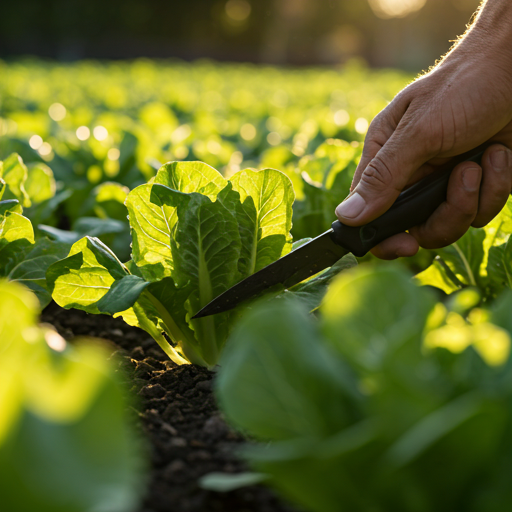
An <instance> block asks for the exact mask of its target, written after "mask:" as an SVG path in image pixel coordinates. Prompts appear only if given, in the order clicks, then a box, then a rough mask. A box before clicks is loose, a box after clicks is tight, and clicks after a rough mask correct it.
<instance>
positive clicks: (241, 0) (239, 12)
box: [226, 0, 251, 22]
mask: <svg viewBox="0 0 512 512" xmlns="http://www.w3.org/2000/svg"><path fill="white" fill-rule="evenodd" d="M226 14H227V15H228V16H229V17H230V18H231V19H232V20H233V21H238V22H240V21H245V20H246V19H247V18H248V17H249V16H250V15H251V4H250V3H249V2H248V1H247V0H229V1H228V2H227V3H226Z"/></svg>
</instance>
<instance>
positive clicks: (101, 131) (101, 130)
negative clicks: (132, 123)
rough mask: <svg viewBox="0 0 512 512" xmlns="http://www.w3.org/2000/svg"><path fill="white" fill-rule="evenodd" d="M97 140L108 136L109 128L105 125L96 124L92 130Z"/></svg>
mask: <svg viewBox="0 0 512 512" xmlns="http://www.w3.org/2000/svg"><path fill="white" fill-rule="evenodd" d="M92 133H93V134H94V138H95V139H96V140H99V141H102V140H105V139H106V138H107V137H108V130H107V129H106V128H105V127H104V126H96V127H95V128H94V130H93V131H92Z"/></svg>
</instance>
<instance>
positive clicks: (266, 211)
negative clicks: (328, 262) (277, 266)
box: [230, 169, 294, 277]
mask: <svg viewBox="0 0 512 512" xmlns="http://www.w3.org/2000/svg"><path fill="white" fill-rule="evenodd" d="M230 183H231V184H232V185H233V190H234V191H235V192H238V194H239V196H240V198H239V202H238V204H236V214H237V221H238V226H239V230H240V236H241V239H242V252H241V255H240V261H239V270H240V272H241V274H242V276H243V277H247V276H250V275H251V274H254V273H255V272H257V271H258V270H261V269H262V268H264V267H266V266H267V265H269V264H270V263H272V262H274V261H275V260H277V259H279V258H280V257H281V256H284V255H285V254H287V253H288V252H290V250H291V241H292V240H291V235H290V229H291V227H292V204H293V200H294V192H293V187H292V185H291V182H290V180H289V178H288V177H287V176H286V175H285V174H283V173H281V172H279V171H275V170H273V169H265V170H262V171H251V170H249V169H247V170H245V171H239V172H237V173H236V174H235V175H234V176H232V177H231V178H230Z"/></svg>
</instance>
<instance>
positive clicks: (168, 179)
mask: <svg viewBox="0 0 512 512" xmlns="http://www.w3.org/2000/svg"><path fill="white" fill-rule="evenodd" d="M155 183H159V184H161V185H165V186H166V187H169V188H172V189H173V190H177V191H179V192H184V193H185V194H190V193H192V192H197V193H198V194H202V195H204V196H206V197H208V198H210V199H211V200H212V201H214V200H215V199H216V198H217V195H218V194H219V192H220V191H221V190H222V189H223V188H224V187H225V186H226V185H227V181H226V180H225V178H224V177H223V176H222V175H221V174H220V173H219V171H217V170H215V169H214V168H213V167H210V166H209V165H207V164H205V163H203V162H169V163H168V164H165V165H163V166H162V167H161V168H160V170H159V171H158V172H157V174H156V176H155Z"/></svg>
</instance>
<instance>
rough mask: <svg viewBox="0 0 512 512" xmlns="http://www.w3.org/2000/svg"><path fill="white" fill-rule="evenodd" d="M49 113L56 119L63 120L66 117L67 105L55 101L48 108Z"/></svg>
mask: <svg viewBox="0 0 512 512" xmlns="http://www.w3.org/2000/svg"><path fill="white" fill-rule="evenodd" d="M48 114H49V115H50V117H51V118H52V119H53V120H54V121H62V120H63V119H64V118H65V117H66V107H65V106H64V105H62V104H60V103H53V104H52V105H50V108H49V109H48Z"/></svg>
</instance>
